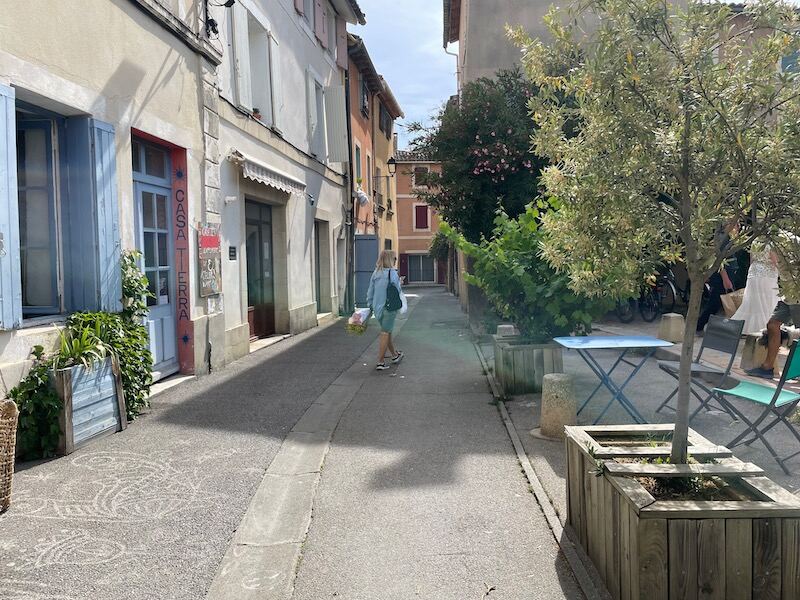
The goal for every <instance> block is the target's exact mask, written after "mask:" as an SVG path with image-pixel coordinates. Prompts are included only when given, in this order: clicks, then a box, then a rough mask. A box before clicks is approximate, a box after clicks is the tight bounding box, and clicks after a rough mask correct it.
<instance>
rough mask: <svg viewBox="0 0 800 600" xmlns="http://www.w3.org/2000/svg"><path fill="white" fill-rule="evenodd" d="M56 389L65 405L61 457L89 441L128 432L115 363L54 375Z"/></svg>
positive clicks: (59, 449) (77, 368) (80, 368)
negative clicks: (123, 431)
mask: <svg viewBox="0 0 800 600" xmlns="http://www.w3.org/2000/svg"><path fill="white" fill-rule="evenodd" d="M51 380H52V384H53V387H54V388H55V390H56V392H57V393H58V395H59V397H60V398H61V400H62V402H63V403H64V405H63V408H62V409H61V414H60V416H59V423H60V425H61V437H60V439H59V447H58V452H59V454H71V453H72V452H73V451H74V450H75V449H76V448H79V447H80V446H81V445H83V444H85V443H87V442H89V441H90V440H92V439H94V438H96V437H98V436H102V435H106V434H108V433H115V432H117V431H121V430H123V429H125V427H127V425H128V419H127V418H126V415H125V397H124V394H123V391H122V379H121V377H120V371H119V365H118V364H117V361H116V359H112V358H111V357H108V358H106V359H105V360H104V361H102V362H99V363H95V364H94V365H93V366H92V368H91V369H86V368H85V367H83V366H81V365H79V366H75V367H70V368H68V369H59V370H58V371H53V372H52V373H51Z"/></svg>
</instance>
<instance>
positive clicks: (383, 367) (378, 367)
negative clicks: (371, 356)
mask: <svg viewBox="0 0 800 600" xmlns="http://www.w3.org/2000/svg"><path fill="white" fill-rule="evenodd" d="M389 368H391V367H389V365H387V364H386V363H385V362H382V363H378V364H377V365H375V370H376V371H385V370H386V369H389Z"/></svg>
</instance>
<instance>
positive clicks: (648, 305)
mask: <svg viewBox="0 0 800 600" xmlns="http://www.w3.org/2000/svg"><path fill="white" fill-rule="evenodd" d="M639 314H640V315H642V319H643V320H644V321H646V322H647V323H652V322H653V321H655V320H656V317H658V315H660V314H661V300H660V299H659V297H658V291H657V290H656V289H655V288H648V289H647V290H646V291H645V292H644V293H643V294H642V297H641V298H639Z"/></svg>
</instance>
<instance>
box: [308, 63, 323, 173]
mask: <svg viewBox="0 0 800 600" xmlns="http://www.w3.org/2000/svg"><path fill="white" fill-rule="evenodd" d="M308 126H309V143H310V146H311V148H310V150H311V154H312V155H314V156H315V157H316V158H317V159H318V160H320V161H323V160H325V158H326V148H325V89H324V88H323V87H322V84H321V83H320V82H319V81H318V80H317V78H316V77H315V76H314V74H313V73H312V72H311V71H310V70H309V72H308Z"/></svg>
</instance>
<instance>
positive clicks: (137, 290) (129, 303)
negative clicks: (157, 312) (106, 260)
mask: <svg viewBox="0 0 800 600" xmlns="http://www.w3.org/2000/svg"><path fill="white" fill-rule="evenodd" d="M141 257H142V253H141V252H139V251H138V250H129V251H126V252H123V253H122V261H121V262H122V316H123V317H124V318H126V319H129V320H132V321H136V320H141V319H143V318H144V317H146V316H147V298H148V297H153V294H152V293H151V292H150V290H149V289H148V287H147V285H148V280H147V277H146V276H145V274H144V273H142V270H141V269H140V268H139V264H138V261H139V260H140V259H141Z"/></svg>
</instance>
